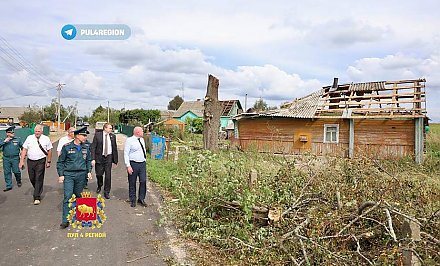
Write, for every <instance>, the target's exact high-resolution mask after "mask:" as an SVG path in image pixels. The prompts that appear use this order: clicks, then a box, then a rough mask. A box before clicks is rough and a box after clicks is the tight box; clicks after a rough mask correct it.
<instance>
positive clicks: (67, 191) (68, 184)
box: [62, 171, 87, 223]
mask: <svg viewBox="0 0 440 266" xmlns="http://www.w3.org/2000/svg"><path fill="white" fill-rule="evenodd" d="M85 175H87V171H80V172H68V173H64V199H63V216H62V221H63V223H67V222H68V220H67V215H68V214H69V212H70V208H69V200H70V198H71V197H72V195H73V194H75V196H76V197H77V198H81V192H82V191H83V188H84V182H85V180H84V176H85Z"/></svg>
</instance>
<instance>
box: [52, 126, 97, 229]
mask: <svg viewBox="0 0 440 266" xmlns="http://www.w3.org/2000/svg"><path fill="white" fill-rule="evenodd" d="M87 134H88V132H87V128H85V127H84V128H81V129H78V130H76V131H74V136H75V138H74V140H73V141H72V142H70V143H69V144H67V145H64V146H63V148H62V149H61V155H60V157H59V158H58V162H57V172H58V176H59V177H58V182H59V183H64V199H63V214H62V222H61V224H60V227H61V228H62V229H64V228H66V227H68V226H69V222H68V221H67V215H68V214H69V199H70V198H71V197H72V195H73V194H75V196H76V197H77V198H80V197H81V192H82V191H83V188H84V183H85V177H86V176H87V178H89V179H91V178H92V174H91V171H92V164H91V161H92V158H91V155H90V150H89V148H88V147H87V146H86V145H84V142H85V141H86V138H87Z"/></svg>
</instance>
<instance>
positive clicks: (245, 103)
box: [244, 93, 247, 113]
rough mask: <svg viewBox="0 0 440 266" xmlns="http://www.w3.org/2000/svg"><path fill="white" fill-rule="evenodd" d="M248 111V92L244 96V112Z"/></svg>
mask: <svg viewBox="0 0 440 266" xmlns="http://www.w3.org/2000/svg"><path fill="white" fill-rule="evenodd" d="M246 111H247V93H246V95H245V96H244V112H245V113H246Z"/></svg>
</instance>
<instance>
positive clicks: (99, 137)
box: [90, 123, 118, 199]
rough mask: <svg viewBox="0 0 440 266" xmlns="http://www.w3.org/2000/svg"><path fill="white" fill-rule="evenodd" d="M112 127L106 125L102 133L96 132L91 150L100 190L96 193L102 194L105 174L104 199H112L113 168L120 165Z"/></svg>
mask: <svg viewBox="0 0 440 266" xmlns="http://www.w3.org/2000/svg"><path fill="white" fill-rule="evenodd" d="M112 129H113V127H112V125H111V124H109V123H105V124H104V127H103V130H102V133H101V132H96V134H95V136H94V137H93V142H92V145H90V150H91V153H92V166H93V165H94V166H95V172H96V179H97V181H98V188H97V189H96V193H99V192H101V187H102V185H103V175H104V174H105V182H104V197H105V198H106V199H110V189H111V186H112V183H111V182H112V179H111V178H112V173H111V170H112V166H113V167H116V165H117V164H118V149H117V146H116V136H115V135H114V134H113V133H111V132H112Z"/></svg>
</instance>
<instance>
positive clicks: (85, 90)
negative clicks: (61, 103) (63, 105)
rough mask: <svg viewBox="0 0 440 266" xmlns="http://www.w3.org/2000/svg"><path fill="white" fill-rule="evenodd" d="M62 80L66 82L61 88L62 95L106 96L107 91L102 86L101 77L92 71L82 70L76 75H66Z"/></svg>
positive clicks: (87, 97)
mask: <svg viewBox="0 0 440 266" xmlns="http://www.w3.org/2000/svg"><path fill="white" fill-rule="evenodd" d="M63 80H65V81H66V84H67V85H66V86H65V87H64V88H63V90H62V93H63V96H64V97H67V98H78V99H105V98H106V96H108V91H106V90H105V88H104V87H103V84H104V80H103V78H102V77H100V76H97V75H95V73H93V72H92V71H84V72H81V73H79V74H77V75H66V76H65V77H64V78H63Z"/></svg>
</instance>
